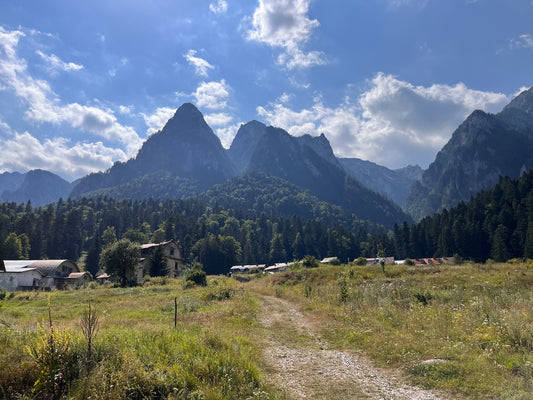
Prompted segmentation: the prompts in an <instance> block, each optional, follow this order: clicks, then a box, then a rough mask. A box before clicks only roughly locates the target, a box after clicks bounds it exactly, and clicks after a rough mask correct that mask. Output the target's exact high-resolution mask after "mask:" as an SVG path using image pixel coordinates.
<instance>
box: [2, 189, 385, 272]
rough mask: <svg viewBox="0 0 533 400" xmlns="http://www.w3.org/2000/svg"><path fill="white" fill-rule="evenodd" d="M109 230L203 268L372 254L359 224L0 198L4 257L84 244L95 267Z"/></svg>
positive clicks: (48, 254)
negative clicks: (166, 248)
mask: <svg viewBox="0 0 533 400" xmlns="http://www.w3.org/2000/svg"><path fill="white" fill-rule="evenodd" d="M110 237H116V238H122V237H125V238H129V239H130V240H133V241H137V242H140V243H147V242H162V241H164V240H168V239H174V240H176V241H178V242H179V243H180V244H181V246H182V248H183V254H184V257H185V259H186V260H185V261H186V262H192V261H193V260H195V259H197V260H199V261H200V262H201V263H202V264H203V266H204V269H205V270H206V272H207V273H209V274H220V273H226V272H227V271H228V268H229V267H230V266H231V265H234V264H237V263H239V264H241V263H244V264H255V263H274V262H285V261H290V260H293V259H301V258H302V257H303V256H305V255H308V254H309V255H312V256H314V257H317V258H323V257H327V256H336V257H339V258H340V259H341V260H344V261H346V260H348V259H353V258H356V257H358V256H360V255H368V256H373V255H375V254H376V251H377V245H378V241H379V240H380V239H379V238H374V239H373V240H371V239H370V238H369V236H368V234H367V231H366V229H363V227H361V228H360V229H358V230H356V231H352V230H349V229H347V228H345V227H340V226H332V225H327V224H325V223H321V222H317V221H311V220H304V219H302V218H300V217H290V218H288V217H273V216H268V217H267V216H266V215H265V214H264V213H261V214H259V213H254V212H252V211H233V210H230V209H225V208H222V207H220V206H213V207H209V206H206V205H203V204H202V203H200V202H197V201H192V200H187V201H170V200H167V201H155V200H143V201H131V200H120V201H119V200H112V199H108V198H98V199H86V198H85V199H81V200H76V201H75V200H68V201H66V202H63V201H60V202H58V203H57V204H56V205H55V206H52V205H50V206H48V207H40V208H36V209H33V208H32V207H31V205H29V204H28V205H26V206H24V205H17V204H15V203H1V204H0V244H1V245H2V252H3V255H4V258H6V259H18V258H29V259H41V258H50V259H54V258H68V259H72V260H78V259H79V258H80V256H81V255H82V252H83V251H87V260H86V262H87V269H88V270H89V271H91V272H93V273H94V272H95V271H96V270H97V269H98V257H99V254H100V251H101V248H102V246H103V245H104V244H105V243H106V241H109V240H110Z"/></svg>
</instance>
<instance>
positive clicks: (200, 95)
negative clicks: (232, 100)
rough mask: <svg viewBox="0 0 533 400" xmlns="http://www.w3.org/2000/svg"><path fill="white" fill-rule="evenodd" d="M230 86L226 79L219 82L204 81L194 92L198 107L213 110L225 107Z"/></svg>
mask: <svg viewBox="0 0 533 400" xmlns="http://www.w3.org/2000/svg"><path fill="white" fill-rule="evenodd" d="M229 90H230V87H229V85H228V84H227V83H226V81H225V80H224V79H222V80H221V81H219V82H214V81H213V82H202V83H201V84H200V85H199V86H198V88H197V89H196V91H195V92H194V93H193V94H192V95H193V97H194V98H195V99H196V105H197V106H198V107H206V108H209V109H212V110H218V109H222V108H225V107H226V105H227V100H228V97H229Z"/></svg>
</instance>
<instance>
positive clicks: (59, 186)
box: [0, 169, 77, 207]
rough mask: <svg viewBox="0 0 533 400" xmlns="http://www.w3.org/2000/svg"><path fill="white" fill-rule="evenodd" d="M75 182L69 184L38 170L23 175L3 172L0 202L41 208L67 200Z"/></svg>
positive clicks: (51, 174)
mask: <svg viewBox="0 0 533 400" xmlns="http://www.w3.org/2000/svg"><path fill="white" fill-rule="evenodd" d="M76 184H77V181H75V182H73V183H69V182H67V181H66V180H64V179H63V178H61V177H59V176H57V175H56V174H53V173H51V172H48V171H43V170H40V169H36V170H32V171H29V172H27V173H25V174H21V173H19V172H4V173H3V174H0V201H2V202H15V203H26V202H28V201H30V202H31V204H32V205H33V206H36V207H38V206H42V205H45V204H49V203H53V202H55V201H57V200H59V199H60V198H64V199H66V198H68V197H69V195H70V192H71V191H72V188H73V187H74V186H75V185H76Z"/></svg>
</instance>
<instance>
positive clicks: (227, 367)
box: [0, 281, 278, 400]
mask: <svg viewBox="0 0 533 400" xmlns="http://www.w3.org/2000/svg"><path fill="white" fill-rule="evenodd" d="M174 298H178V325H177V327H176V328H174ZM89 300H91V304H92V306H93V307H94V308H95V309H96V310H97V311H98V315H99V319H98V324H99V330H98V334H97V335H94V336H93V337H92V343H91V355H90V357H91V360H92V363H91V368H87V359H88V354H87V351H88V346H87V339H86V337H85V336H84V334H83V332H82V329H81V325H80V321H81V320H82V317H83V315H84V310H85V309H86V307H87V301H89ZM50 304H51V314H52V319H53V328H51V329H49V328H48V322H47V323H46V324H42V323H43V320H44V319H46V320H47V318H48V315H47V299H46V296H45V295H43V294H39V293H17V294H16V295H15V296H14V297H13V298H12V299H9V300H8V299H4V300H2V301H1V302H0V321H3V324H1V325H0V347H1V348H2V352H0V365H1V368H0V397H1V398H34V399H38V398H47V399H48V398H58V399H59V398H62V396H66V397H67V398H70V399H129V400H135V399H246V398H250V399H267V398H268V399H275V398H278V395H277V392H276V391H275V390H274V389H273V388H271V387H269V386H267V385H266V384H265V383H264V381H263V379H262V376H261V373H260V370H259V367H258V365H257V360H258V359H259V357H258V354H259V350H258V349H257V348H256V347H255V344H254V342H253V340H251V339H250V338H248V337H246V336H245V335H244V333H245V332H246V331H247V327H249V326H250V325H252V324H254V316H255V311H254V310H255V308H257V306H258V305H257V303H256V302H255V301H254V300H253V299H252V298H251V297H250V296H248V295H247V294H246V293H245V292H244V291H243V290H242V288H240V287H237V286H236V283H235V282H234V281H228V282H226V281H224V282H221V283H218V282H217V283H216V284H211V285H210V286H208V287H206V288H192V289H186V290H184V289H183V286H182V285H181V284H180V283H179V282H178V281H175V282H174V281H172V282H164V285H154V282H151V283H150V285H149V286H147V287H140V288H128V289H123V288H115V289H113V288H98V289H87V290H79V291H61V292H60V291H58V292H52V293H51V294H50ZM39 326H41V328H39ZM66 338H68V340H66ZM67 342H68V343H67ZM54 349H55V350H57V352H56V353H54V351H53V350H54ZM53 357H55V358H53ZM66 371H68V373H66ZM59 378H60V379H61V382H59V381H58V379H59ZM59 383H60V384H59Z"/></svg>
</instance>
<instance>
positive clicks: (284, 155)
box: [246, 127, 409, 226]
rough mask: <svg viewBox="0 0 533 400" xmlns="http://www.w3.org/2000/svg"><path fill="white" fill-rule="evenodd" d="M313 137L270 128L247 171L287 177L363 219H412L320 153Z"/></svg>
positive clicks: (317, 143) (318, 196)
mask: <svg viewBox="0 0 533 400" xmlns="http://www.w3.org/2000/svg"><path fill="white" fill-rule="evenodd" d="M324 139H325V137H323V138H322V139H321V138H314V139H313V140H312V141H313V142H315V143H314V144H315V145H320V142H323V140H324ZM309 140H310V138H304V139H303V140H302V138H295V137H293V136H291V135H289V134H288V133H287V132H285V131H284V130H283V129H279V128H274V127H268V128H266V130H265V133H264V135H263V137H262V138H261V140H260V141H259V143H258V144H257V146H256V148H255V150H254V152H253V154H252V157H251V159H250V162H249V164H248V167H247V168H246V172H263V173H265V174H268V175H273V176H277V177H279V178H282V179H284V180H287V181H289V182H291V183H293V184H295V185H297V186H299V187H301V188H304V189H307V190H309V191H310V193H311V194H312V195H314V196H316V197H317V198H318V199H320V200H322V201H326V202H329V203H332V204H335V205H338V206H341V207H342V208H344V210H345V211H347V212H350V213H354V214H355V215H357V216H358V217H359V218H361V219H369V220H372V221H375V222H377V223H379V224H383V225H386V226H390V225H391V224H392V223H394V222H395V221H402V220H405V219H407V220H408V219H409V218H408V217H407V216H406V215H405V214H404V213H403V212H402V211H401V210H400V208H399V207H397V206H396V205H394V204H393V203H392V202H390V201H388V200H386V199H385V198H383V197H382V196H381V195H379V194H377V193H375V192H372V191H370V190H369V189H367V188H365V187H363V186H362V185H361V184H360V183H359V182H357V181H356V180H355V179H353V178H352V177H350V176H349V175H348V174H347V173H346V172H345V171H344V170H343V169H342V167H340V165H336V164H333V163H331V162H330V161H328V159H326V158H324V157H322V156H321V155H319V154H318V153H317V152H316V151H315V150H314V149H313V148H312V146H310V145H309V144H308V142H309ZM326 141H327V139H326ZM323 145H324V143H322V146H321V147H320V148H321V149H322V150H321V153H323V154H326V152H325V151H324V146H323ZM328 147H329V142H328ZM329 149H330V150H331V147H329ZM331 153H332V152H331Z"/></svg>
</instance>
